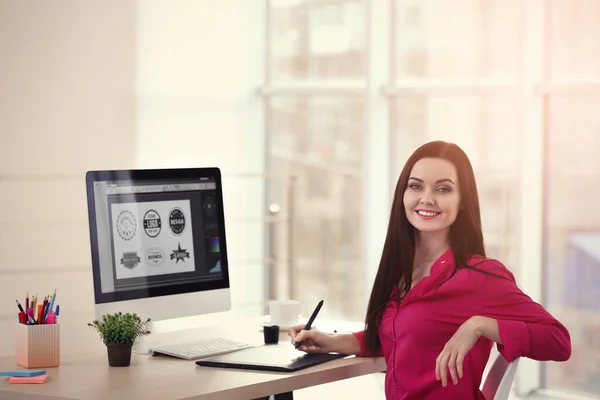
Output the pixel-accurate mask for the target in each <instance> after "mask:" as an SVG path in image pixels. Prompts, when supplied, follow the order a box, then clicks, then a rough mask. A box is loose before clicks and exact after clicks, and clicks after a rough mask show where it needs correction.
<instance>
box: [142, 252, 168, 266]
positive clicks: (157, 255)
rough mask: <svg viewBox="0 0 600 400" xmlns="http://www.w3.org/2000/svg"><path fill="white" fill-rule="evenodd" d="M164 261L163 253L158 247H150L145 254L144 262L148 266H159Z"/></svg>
mask: <svg viewBox="0 0 600 400" xmlns="http://www.w3.org/2000/svg"><path fill="white" fill-rule="evenodd" d="M164 259H165V253H163V251H162V250H161V249H159V248H158V247H152V248H151V249H149V250H148V252H147V253H146V262H147V263H148V264H149V265H152V266H157V265H160V264H162V262H163V261H164Z"/></svg>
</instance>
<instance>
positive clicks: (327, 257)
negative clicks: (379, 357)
mask: <svg viewBox="0 0 600 400" xmlns="http://www.w3.org/2000/svg"><path fill="white" fill-rule="evenodd" d="M265 4H266V5H267V9H268V15H269V17H268V20H269V23H270V24H269V32H268V34H267V39H266V42H267V47H268V51H267V57H266V68H265V70H266V78H265V85H264V87H263V88H262V91H261V93H262V94H263V96H264V98H265V102H264V104H265V106H266V108H265V111H266V114H265V115H266V116H267V133H268V145H267V164H268V169H269V172H270V173H278V174H281V175H283V176H286V177H288V178H289V179H287V180H286V179H284V180H282V181H279V183H276V182H272V183H271V184H270V185H268V186H269V190H268V203H269V204H273V203H276V204H278V206H280V207H281V208H282V210H283V209H286V207H287V211H289V212H290V214H291V215H292V218H291V225H290V227H291V228H290V229H288V231H287V232H288V233H289V237H288V236H286V237H287V238H291V239H289V241H288V242H286V245H284V246H280V247H277V248H278V249H279V251H280V252H281V253H282V254H285V256H286V257H287V256H289V257H290V259H289V260H288V259H286V260H287V261H288V263H287V264H285V268H283V270H286V271H288V272H286V273H285V274H283V275H285V276H286V279H287V278H289V279H290V282H292V284H291V285H289V288H288V290H287V292H285V291H284V292H285V293H287V294H288V295H290V294H291V295H294V296H295V295H299V296H300V294H299V292H294V290H295V289H294V287H295V286H297V287H298V288H299V287H311V290H310V291H308V292H303V293H302V294H301V296H304V297H303V298H302V299H301V300H303V301H305V302H306V303H307V304H306V305H305V307H306V312H310V311H311V310H312V307H314V304H316V302H317V301H318V300H319V299H320V298H321V296H324V295H325V296H328V299H327V300H326V304H328V306H327V307H324V309H323V311H322V312H325V313H329V314H328V316H331V317H333V318H350V319H354V320H358V321H360V320H363V319H364V311H365V310H366V303H367V300H368V295H369V290H370V285H369V282H372V279H373V278H374V275H375V271H376V270H377V267H378V261H379V255H380V251H381V246H382V244H383V239H384V237H385V230H386V228H387V223H388V218H389V206H390V202H391V197H392V193H393V189H394V186H395V184H396V181H397V179H398V175H399V173H400V170H401V168H402V167H403V165H404V163H405V161H406V159H407V157H408V156H409V155H410V154H411V153H412V151H414V149H415V148H416V147H418V146H420V145H421V144H423V143H424V142H426V141H430V140H446V141H451V142H455V143H457V144H458V145H460V146H461V147H462V148H463V149H464V150H465V151H466V152H467V154H468V156H469V158H470V160H471V162H472V164H473V167H474V169H475V173H476V178H477V183H478V190H479V196H480V199H481V213H482V222H483V228H484V238H485V243H486V247H487V252H488V255H489V256H490V257H495V258H498V259H500V260H501V261H502V262H503V263H504V264H505V265H506V266H507V267H508V268H509V269H511V270H512V271H513V273H514V274H515V275H516V277H517V280H518V282H519V284H520V286H521V287H522V288H523V289H524V291H525V292H527V293H528V294H530V295H531V296H532V297H533V298H534V299H535V300H537V301H540V302H543V303H544V305H545V306H546V307H547V308H548V309H549V311H550V312H551V313H553V314H554V315H555V316H556V317H558V318H559V319H560V320H561V321H564V323H565V324H566V325H567V327H568V328H569V330H570V332H571V335H572V342H573V356H572V359H571V360H569V361H568V362H565V363H538V362H531V363H528V362H523V363H521V364H520V366H519V370H518V372H517V388H518V389H519V393H520V394H527V393H531V392H532V391H533V392H536V393H540V394H544V393H547V394H548V393H552V392H553V391H554V392H556V391H560V392H565V391H566V392H576V393H578V394H588V395H596V396H597V395H600V367H598V366H599V365H600V341H599V340H598V339H597V337H598V334H600V306H599V305H600V295H598V293H600V291H599V290H598V289H599V288H600V253H598V249H600V219H599V218H597V217H596V216H595V215H596V214H595V213H594V212H593V210H595V208H596V207H595V202H597V201H596V200H597V197H598V196H596V192H595V190H596V188H597V187H600V186H599V185H600V172H598V171H600V162H599V161H597V157H595V156H596V152H597V149H600V117H599V115H600V113H599V112H598V108H599V107H598V106H599V105H600V40H598V37H600V24H598V23H597V21H598V20H599V19H600V2H598V1H596V0H569V1H567V0H531V1H527V2H524V1H522V0H453V1H438V0H363V1H359V0H285V1H284V0H271V1H266V2H265ZM292 177H293V178H292ZM290 182H292V183H290ZM597 184H598V185H597ZM598 190H600V189H598ZM599 195H600V193H599ZM382 199H384V200H382ZM274 236H276V237H278V236H277V235H274ZM286 268H287V269H286ZM365 271H366V273H365ZM365 277H367V278H366V281H367V284H365V283H364V282H359V281H365ZM280 293H281V291H280ZM326 309H327V310H326Z"/></svg>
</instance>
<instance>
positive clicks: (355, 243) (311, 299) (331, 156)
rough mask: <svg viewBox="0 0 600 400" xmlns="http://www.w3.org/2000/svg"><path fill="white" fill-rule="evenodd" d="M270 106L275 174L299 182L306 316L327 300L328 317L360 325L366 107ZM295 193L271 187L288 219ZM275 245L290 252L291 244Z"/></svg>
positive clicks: (327, 103)
mask: <svg viewBox="0 0 600 400" xmlns="http://www.w3.org/2000/svg"><path fill="white" fill-rule="evenodd" d="M270 103H271V104H270V112H269V114H270V116H271V120H270V132H271V136H270V138H269V142H270V146H269V148H268V169H269V172H273V173H279V174H286V175H295V176H296V177H297V182H296V184H295V185H294V192H293V198H292V199H291V200H292V203H293V208H292V209H291V212H292V214H293V220H294V226H293V228H294V229H293V239H292V243H291V245H292V246H293V248H292V251H293V259H294V264H295V269H294V279H293V285H294V287H295V293H296V297H297V298H298V299H299V300H301V301H302V303H303V306H304V307H305V309H304V312H305V313H308V314H309V313H310V312H312V309H313V308H314V306H315V305H316V304H317V302H318V301H319V300H321V298H324V299H325V303H326V304H327V307H324V308H323V311H322V312H324V313H325V314H326V315H327V316H328V317H329V318H342V319H349V320H358V321H361V320H363V319H364V314H363V310H364V307H363V304H362V303H363V287H364V281H363V279H357V277H362V276H363V270H364V266H363V264H362V262H363V255H362V237H363V234H364V232H363V215H364V212H363V211H364V210H363V168H364V163H363V150H362V149H363V143H364V125H365V106H364V103H363V101H362V100H360V99H356V100H354V99H341V98H320V97H319V98H316V97H314V98H305V97H302V98H276V99H272V100H271V102H270ZM288 189H289V183H286V182H284V181H282V182H280V183H278V182H271V184H270V186H269V192H268V197H269V200H268V201H269V204H273V203H276V204H278V205H279V206H280V207H281V211H282V212H284V213H287V212H290V209H289V207H288V206H289V203H288V200H289V199H288V197H287V196H288V194H289V192H288ZM275 239H276V238H275ZM273 246H274V248H277V249H279V251H280V252H281V253H282V254H283V253H284V252H287V250H286V244H285V243H284V244H283V245H282V244H281V243H279V245H278V244H274V245H273ZM280 256H281V254H280V255H278V258H279V257H280ZM276 268H279V270H281V271H283V270H285V268H286V266H285V265H283V264H281V263H277V266H276ZM284 284H285V283H284Z"/></svg>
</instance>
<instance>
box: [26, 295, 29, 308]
mask: <svg viewBox="0 0 600 400" xmlns="http://www.w3.org/2000/svg"><path fill="white" fill-rule="evenodd" d="M28 308H29V292H27V297H25V309H26V310H27V309H28Z"/></svg>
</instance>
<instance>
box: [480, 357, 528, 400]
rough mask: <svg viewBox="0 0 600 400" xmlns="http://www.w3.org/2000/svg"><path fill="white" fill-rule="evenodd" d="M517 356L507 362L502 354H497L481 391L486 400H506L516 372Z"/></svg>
mask: <svg viewBox="0 0 600 400" xmlns="http://www.w3.org/2000/svg"><path fill="white" fill-rule="evenodd" d="M519 360H520V359H519V358H517V359H516V360H514V361H513V362H511V363H509V362H508V361H506V359H505V358H504V357H502V354H498V357H496V360H495V361H494V364H493V365H492V367H491V368H490V370H489V372H488V374H487V376H486V378H485V382H484V383H483V388H482V389H481V391H482V392H483V395H484V396H485V399H486V400H507V399H508V396H509V395H510V389H511V387H512V383H513V381H514V379H515V374H516V373H517V367H518V366H519Z"/></svg>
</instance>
